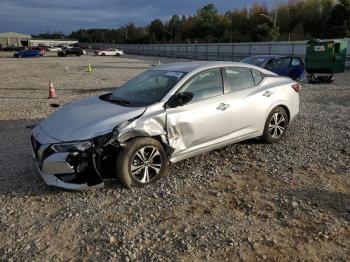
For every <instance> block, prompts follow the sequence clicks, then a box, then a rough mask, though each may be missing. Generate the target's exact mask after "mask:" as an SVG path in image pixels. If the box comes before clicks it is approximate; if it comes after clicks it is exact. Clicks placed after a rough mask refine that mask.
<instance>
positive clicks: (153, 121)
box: [31, 62, 300, 189]
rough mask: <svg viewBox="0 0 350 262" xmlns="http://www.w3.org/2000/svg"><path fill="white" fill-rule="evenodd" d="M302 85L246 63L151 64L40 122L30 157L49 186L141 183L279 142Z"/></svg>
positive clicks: (297, 105) (132, 185)
mask: <svg viewBox="0 0 350 262" xmlns="http://www.w3.org/2000/svg"><path fill="white" fill-rule="evenodd" d="M299 91H300V85H299V84H298V83H296V82H294V81H293V80H291V79H290V78H286V77H281V76H278V75H276V74H274V73H272V72H270V71H267V70H265V69H263V68H259V67H256V66H252V65H248V64H243V63H232V62H188V63H176V64H168V65H164V66H160V67H156V68H155V67H153V68H151V69H149V70H147V71H145V72H143V73H141V74H140V75H138V76H136V77H135V78H133V79H132V80H130V81H128V82H127V83H125V84H123V85H122V86H121V87H119V88H117V89H116V90H115V91H113V92H112V93H109V94H105V95H101V96H98V97H92V98H88V99H84V100H80V101H77V102H73V103H70V104H68V105H66V106H64V107H62V108H61V109H59V110H57V111H56V112H54V113H53V114H52V115H50V116H49V117H48V118H47V119H45V120H43V121H41V122H40V123H39V124H38V125H37V126H36V127H35V128H34V129H33V131H32V137H31V142H32V148H33V156H34V159H35V163H36V166H37V168H38V171H39V173H40V174H41V176H42V177H43V179H44V181H45V182H46V183H47V184H48V185H54V186H58V187H62V188H66V189H86V188H89V187H100V186H103V179H105V178H111V177H114V178H116V177H118V178H119V180H120V181H121V182H122V183H123V185H124V186H125V187H128V188H129V187H139V186H144V185H147V184H150V183H152V182H154V181H156V180H158V179H159V178H161V177H163V176H164V175H165V174H166V173H167V170H168V164H169V162H177V161H180V160H183V159H186V158H189V157H192V156H195V155H197V154H200V153H203V152H207V151H210V150H213V149H216V148H220V147H223V146H226V145H229V144H232V143H236V142H239V141H242V140H246V139H251V138H256V137H262V138H263V139H264V140H265V141H267V142H269V143H274V142H278V141H279V140H280V139H282V137H283V136H284V135H285V133H286V130H287V127H288V125H289V124H290V122H291V121H292V120H293V119H294V118H295V117H296V115H297V114H298V112H299Z"/></svg>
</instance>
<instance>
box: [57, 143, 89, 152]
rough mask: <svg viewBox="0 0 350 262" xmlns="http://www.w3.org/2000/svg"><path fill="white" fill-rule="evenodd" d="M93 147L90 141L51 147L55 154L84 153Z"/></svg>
mask: <svg viewBox="0 0 350 262" xmlns="http://www.w3.org/2000/svg"><path fill="white" fill-rule="evenodd" d="M90 147H91V142H90V141H81V142H72V143H62V144H54V145H52V146H51V148H52V150H54V151H55V152H69V153H73V152H84V151H85V150H87V149H89V148H90Z"/></svg>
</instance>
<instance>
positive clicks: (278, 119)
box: [269, 113, 286, 138]
mask: <svg viewBox="0 0 350 262" xmlns="http://www.w3.org/2000/svg"><path fill="white" fill-rule="evenodd" d="M285 129H286V119H285V118H284V116H283V115H282V114H280V113H275V114H273V115H272V117H271V119H270V122H269V133H270V135H271V136H272V138H279V137H281V136H282V135H283V133H284V131H285Z"/></svg>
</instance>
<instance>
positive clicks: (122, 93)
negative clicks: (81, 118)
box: [107, 70, 185, 107]
mask: <svg viewBox="0 0 350 262" xmlns="http://www.w3.org/2000/svg"><path fill="white" fill-rule="evenodd" d="M184 75H185V73H183V72H175V71H167V70H148V71H145V72H143V73H141V74H139V75H138V76H136V77H135V78H133V79H131V80H130V81H128V82H126V83H125V84H123V85H122V86H121V87H119V88H117V89H116V90H115V91H114V92H113V93H112V94H111V95H110V96H109V97H108V98H107V100H108V101H110V102H115V103H117V104H120V105H123V106H134V107H139V106H148V105H151V104H154V103H156V102H159V101H160V100H161V99H162V98H163V97H164V96H165V95H166V94H167V93H168V92H169V91H170V89H171V88H172V87H173V86H174V85H175V84H176V83H177V82H178V81H179V80H180V79H181V78H182V77H183V76H184Z"/></svg>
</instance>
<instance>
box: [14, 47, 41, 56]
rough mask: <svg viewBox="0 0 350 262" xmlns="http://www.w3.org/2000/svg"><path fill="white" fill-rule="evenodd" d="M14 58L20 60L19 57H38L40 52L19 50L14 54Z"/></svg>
mask: <svg viewBox="0 0 350 262" xmlns="http://www.w3.org/2000/svg"><path fill="white" fill-rule="evenodd" d="M13 56H14V57H17V58H21V57H40V56H41V51H40V50H34V49H26V50H20V51H17V52H16V53H14V55H13Z"/></svg>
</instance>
